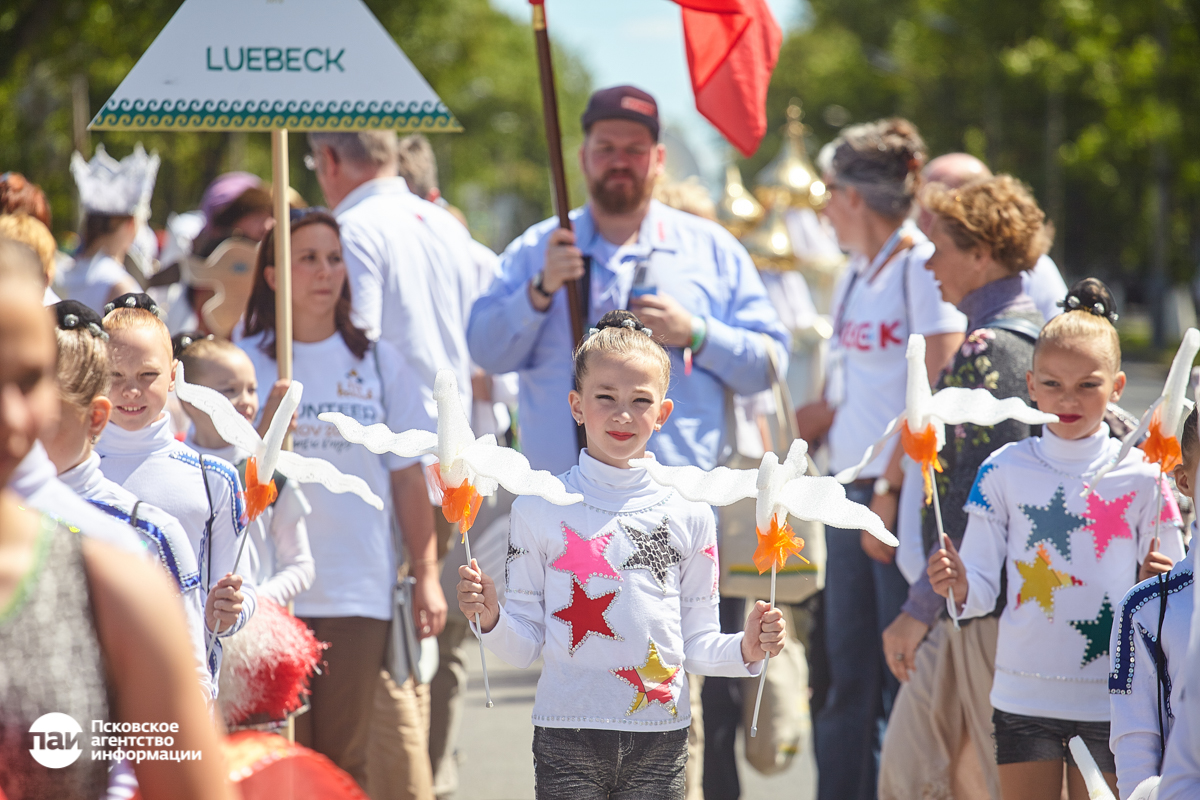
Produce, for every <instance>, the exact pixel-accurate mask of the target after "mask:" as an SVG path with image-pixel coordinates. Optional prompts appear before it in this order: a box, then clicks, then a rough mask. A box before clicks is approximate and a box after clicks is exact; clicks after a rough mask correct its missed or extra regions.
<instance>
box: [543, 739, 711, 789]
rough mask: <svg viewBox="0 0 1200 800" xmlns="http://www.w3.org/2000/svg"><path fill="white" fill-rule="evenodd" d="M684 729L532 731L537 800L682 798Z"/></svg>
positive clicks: (684, 753)
mask: <svg viewBox="0 0 1200 800" xmlns="http://www.w3.org/2000/svg"><path fill="white" fill-rule="evenodd" d="M687 735H688V732H687V728H683V729H682V730H674V731H654V732H646V733H643V732H641V731H638V732H632V731H601V730H595V729H592V728H543V727H540V726H538V727H534V729H533V793H534V797H536V798H537V800H683V798H684V787H683V771H684V767H686V766H687Z"/></svg>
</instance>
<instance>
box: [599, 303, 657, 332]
mask: <svg viewBox="0 0 1200 800" xmlns="http://www.w3.org/2000/svg"><path fill="white" fill-rule="evenodd" d="M605 328H631V329H633V330H635V331H642V330H645V329H646V326H645V325H643V324H642V321H641V320H640V319H638V318H637V316H636V315H634V314H633V312H631V311H626V310H625V309H623V308H618V309H616V310H615V311H610V312H608V313H607V314H605V315H604V316H603V317H601V318H600V321H599V322H597V323H596V330H598V331H602V330H604V329H605Z"/></svg>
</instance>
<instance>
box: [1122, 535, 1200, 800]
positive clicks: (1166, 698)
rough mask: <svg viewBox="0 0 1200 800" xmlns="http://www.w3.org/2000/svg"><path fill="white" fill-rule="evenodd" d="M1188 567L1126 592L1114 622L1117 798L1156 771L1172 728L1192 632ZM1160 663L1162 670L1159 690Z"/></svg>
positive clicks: (1189, 563) (1187, 559)
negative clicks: (1163, 673)
mask: <svg viewBox="0 0 1200 800" xmlns="http://www.w3.org/2000/svg"><path fill="white" fill-rule="evenodd" d="M1193 562H1194V559H1193V556H1192V553H1191V552H1189V553H1188V554H1187V555H1186V556H1184V558H1183V560H1182V561H1180V562H1179V563H1178V564H1176V565H1175V567H1174V568H1173V569H1172V570H1171V572H1170V573H1169V574H1167V575H1166V576H1162V577H1161V578H1159V577H1155V578H1151V579H1150V580H1147V581H1142V582H1141V583H1139V584H1138V585H1137V586H1135V587H1133V588H1132V589H1130V590H1129V593H1128V594H1127V595H1125V599H1124V600H1122V601H1121V608H1120V613H1119V614H1118V615H1117V618H1116V622H1115V624H1114V625H1113V631H1112V641H1111V643H1110V645H1109V648H1108V649H1109V652H1110V653H1112V674H1110V675H1109V679H1108V691H1109V702H1110V705H1111V708H1112V732H1111V734H1110V735H1109V740H1108V742H1109V747H1110V748H1111V749H1112V751H1113V755H1114V756H1116V759H1117V789H1118V790H1120V793H1121V797H1128V796H1129V793H1130V792H1132V791H1133V790H1134V788H1135V787H1136V786H1137V785H1138V784H1139V783H1141V782H1142V781H1143V780H1145V779H1146V778H1148V777H1150V776H1151V775H1158V774H1159V771H1160V770H1161V769H1162V745H1163V738H1164V737H1163V734H1165V735H1166V738H1167V739H1169V738H1170V736H1171V729H1172V727H1173V726H1174V724H1175V711H1176V710H1177V709H1178V708H1179V703H1180V695H1181V693H1182V691H1183V680H1182V678H1183V675H1184V668H1185V665H1186V658H1185V657H1186V653H1187V647H1188V640H1189V638H1190V636H1191V631H1192V578H1193V574H1192V573H1193ZM1160 620H1161V628H1160ZM1160 630H1161V635H1160ZM1160 661H1161V662H1162V663H1163V664H1164V666H1165V667H1166V669H1165V678H1166V681H1165V683H1163V685H1162V686H1160V685H1159V684H1160V681H1159V672H1158V667H1159V662H1160ZM1160 698H1161V699H1160ZM1160 720H1161V722H1162V733H1160V731H1159V722H1160Z"/></svg>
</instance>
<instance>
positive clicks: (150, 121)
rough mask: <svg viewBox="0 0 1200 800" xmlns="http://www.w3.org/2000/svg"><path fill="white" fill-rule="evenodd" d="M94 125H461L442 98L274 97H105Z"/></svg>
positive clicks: (405, 128)
mask: <svg viewBox="0 0 1200 800" xmlns="http://www.w3.org/2000/svg"><path fill="white" fill-rule="evenodd" d="M90 127H91V128H92V129H93V130H190V131H226V130H245V131H256V130H257V131H269V130H277V129H280V128H288V129H290V130H318V131H319V130H330V131H352V130H369V129H381V128H382V129H392V130H395V131H399V132H404V133H409V132H415V131H422V132H428V133H440V132H445V133H452V132H457V131H461V130H462V126H461V125H460V124H459V123H458V120H456V119H455V118H454V115H453V114H451V113H450V111H449V109H447V108H446V106H444V105H443V104H441V103H390V102H383V103H376V102H372V103H365V102H355V103H351V102H336V101H334V102H328V103H325V102H315V103H310V102H302V103H298V102H289V103H281V102H272V101H266V100H264V101H261V102H252V103H237V102H234V103H230V102H226V101H212V100H207V101H196V100H193V101H187V100H176V101H165V102H163V101H153V100H122V101H120V102H109V103H106V104H105V105H104V107H103V108H101V109H100V113H98V114H97V115H96V118H95V119H94V120H92V124H91V125H90Z"/></svg>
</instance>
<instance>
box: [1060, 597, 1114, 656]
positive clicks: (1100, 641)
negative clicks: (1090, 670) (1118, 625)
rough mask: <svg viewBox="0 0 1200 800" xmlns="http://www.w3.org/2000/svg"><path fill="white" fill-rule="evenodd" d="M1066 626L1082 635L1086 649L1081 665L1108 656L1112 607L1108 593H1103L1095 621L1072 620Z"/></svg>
mask: <svg viewBox="0 0 1200 800" xmlns="http://www.w3.org/2000/svg"><path fill="white" fill-rule="evenodd" d="M1068 624H1069V625H1070V626H1071V627H1072V628H1074V629H1075V630H1077V631H1079V632H1080V633H1081V634H1083V638H1084V639H1085V640H1086V641H1087V647H1086V648H1084V651H1083V663H1081V664H1080V665H1079V666H1081V667H1086V666H1087V665H1088V664H1090V663H1092V662H1093V661H1095V660H1096V659H1097V658H1099V657H1100V656H1106V655H1108V641H1109V635H1110V634H1111V633H1112V624H1113V607H1112V603H1110V602H1109V601H1108V592H1105V593H1104V603H1103V604H1102V605H1101V606H1100V613H1099V614H1098V615H1097V616H1096V618H1095V619H1073V620H1069V621H1068Z"/></svg>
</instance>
